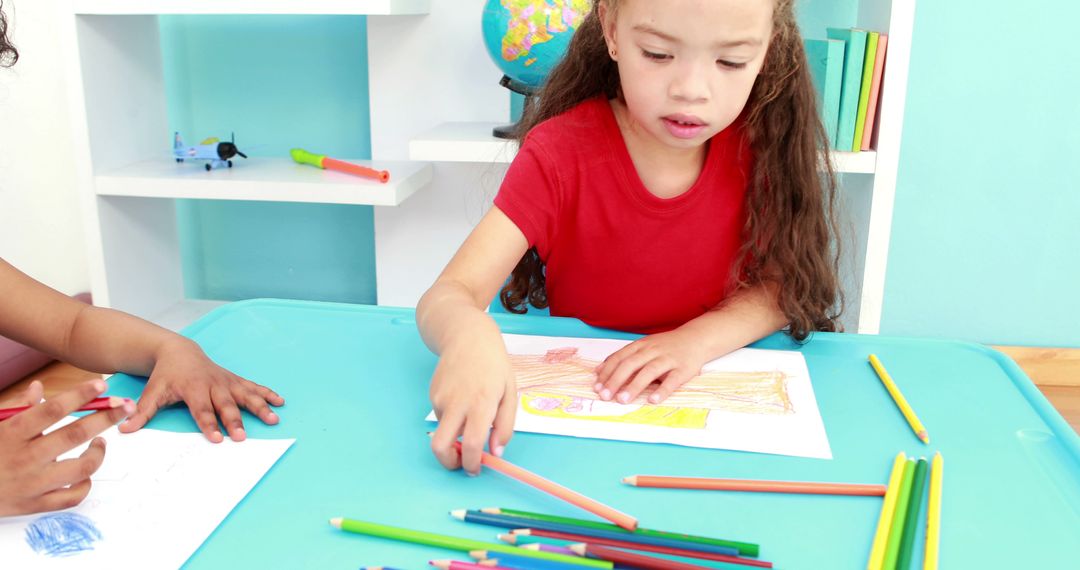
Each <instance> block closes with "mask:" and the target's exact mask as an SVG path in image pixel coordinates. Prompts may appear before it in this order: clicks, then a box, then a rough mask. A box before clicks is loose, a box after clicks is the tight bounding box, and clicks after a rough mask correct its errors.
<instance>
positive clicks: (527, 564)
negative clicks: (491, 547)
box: [469, 550, 587, 570]
mask: <svg viewBox="0 0 1080 570" xmlns="http://www.w3.org/2000/svg"><path fill="white" fill-rule="evenodd" d="M526 552H538V551H536V550H527V551H526ZM469 556H471V557H472V558H475V559H476V560H478V561H481V562H479V563H481V564H482V563H484V562H490V563H491V564H492V565H495V566H502V567H504V568H520V569H521V570H581V569H582V568H584V567H583V566H582V565H581V564H570V563H567V562H552V561H550V560H537V559H536V558H534V557H531V556H520V555H517V554H507V553H505V552H489V551H487V550H473V551H471V552H469ZM563 556H570V557H573V558H575V559H577V560H579V561H580V560H587V559H586V558H582V557H580V556H578V555H576V554H574V553H573V552H571V553H570V554H563Z"/></svg>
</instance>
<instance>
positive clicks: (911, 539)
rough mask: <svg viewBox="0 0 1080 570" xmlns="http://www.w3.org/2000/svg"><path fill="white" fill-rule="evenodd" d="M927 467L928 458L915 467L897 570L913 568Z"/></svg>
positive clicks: (922, 459)
mask: <svg viewBox="0 0 1080 570" xmlns="http://www.w3.org/2000/svg"><path fill="white" fill-rule="evenodd" d="M926 467H927V463H926V458H920V459H919V463H918V464H917V465H915V475H914V476H913V477H914V480H913V481H912V482H911V498H910V499H909V500H908V512H907V516H906V517H905V518H904V533H903V534H902V535H901V537H900V554H899V555H897V558H896V569H897V570H907V569H908V568H910V567H911V557H912V554H913V551H914V549H915V532H916V527H917V526H918V523H919V511H920V510H921V509H922V500H923V492H924V491H925V490H926Z"/></svg>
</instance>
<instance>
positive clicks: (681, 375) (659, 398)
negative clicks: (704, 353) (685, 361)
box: [649, 368, 699, 404]
mask: <svg viewBox="0 0 1080 570" xmlns="http://www.w3.org/2000/svg"><path fill="white" fill-rule="evenodd" d="M698 374H699V372H694V371H693V370H686V369H682V368H676V369H675V370H672V371H671V372H668V375H667V377H666V378H664V381H663V382H661V383H660V386H658V387H657V388H656V391H654V392H653V393H652V394H649V403H650V404H659V403H662V402H663V401H664V400H667V399H668V396H671V395H672V394H674V393H675V391H676V390H678V389H679V388H682V386H683V384H686V383H687V382H689V381H690V380H691V379H692V378H693V377H694V376H697V375H698Z"/></svg>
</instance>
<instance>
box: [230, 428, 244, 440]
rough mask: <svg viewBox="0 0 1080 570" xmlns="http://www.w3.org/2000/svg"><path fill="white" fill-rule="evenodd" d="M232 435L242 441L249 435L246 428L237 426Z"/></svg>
mask: <svg viewBox="0 0 1080 570" xmlns="http://www.w3.org/2000/svg"><path fill="white" fill-rule="evenodd" d="M232 436H233V439H235V440H237V441H240V440H243V439H244V438H246V437H247V432H245V431H244V428H236V429H234V430H233V432H232Z"/></svg>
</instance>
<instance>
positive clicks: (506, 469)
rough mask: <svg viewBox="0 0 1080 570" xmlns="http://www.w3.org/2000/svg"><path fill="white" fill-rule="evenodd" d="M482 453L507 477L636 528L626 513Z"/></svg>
mask: <svg viewBox="0 0 1080 570" xmlns="http://www.w3.org/2000/svg"><path fill="white" fill-rule="evenodd" d="M454 447H456V448H457V450H458V451H459V452H460V451H461V442H460V441H455V442H454ZM482 453H483V455H482V456H481V461H480V462H481V464H483V465H485V466H487V467H490V468H492V469H494V470H496V471H498V472H499V473H502V474H503V475H506V476H507V477H512V478H514V479H517V480H518V481H521V482H522V483H527V484H529V485H532V486H533V487H536V488H537V489H540V490H541V491H544V492H545V493H550V494H552V495H554V496H556V497H558V498H560V499H562V500H564V501H566V502H568V503H570V504H571V505H574V506H576V507H580V508H582V509H585V510H586V511H589V512H590V513H593V514H594V515H597V516H599V517H602V518H605V519H607V520H609V521H611V522H613V523H615V524H617V525H619V526H621V527H623V528H625V529H626V530H629V531H633V530H635V529H636V528H637V519H635V518H634V517H632V516H630V515H628V514H626V513H623V512H620V511H617V510H615V509H613V508H611V507H609V506H607V505H605V504H603V503H600V502H598V501H595V500H593V499H590V498H588V497H586V496H585V495H582V494H581V493H578V492H576V491H571V490H570V489H567V488H566V487H563V486H562V485H559V484H558V483H555V482H554V481H549V480H547V479H544V478H543V477H541V476H539V475H537V474H535V473H533V472H531V471H526V470H525V469H522V468H521V467H518V466H517V465H514V464H513V463H510V462H509V461H507V460H505V459H502V458H501V457H496V456H494V455H492V454H490V453H488V452H486V451H484V452H482Z"/></svg>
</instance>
